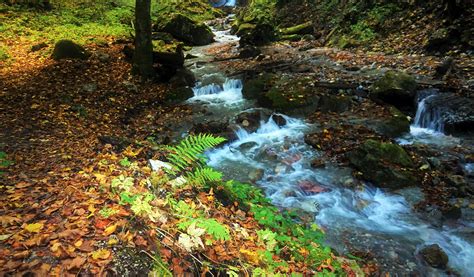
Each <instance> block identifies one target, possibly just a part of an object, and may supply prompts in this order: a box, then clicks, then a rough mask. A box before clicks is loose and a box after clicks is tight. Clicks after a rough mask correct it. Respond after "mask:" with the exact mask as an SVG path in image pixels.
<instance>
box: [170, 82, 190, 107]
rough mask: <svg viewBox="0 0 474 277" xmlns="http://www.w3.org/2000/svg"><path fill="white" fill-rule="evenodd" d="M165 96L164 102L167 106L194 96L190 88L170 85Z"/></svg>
mask: <svg viewBox="0 0 474 277" xmlns="http://www.w3.org/2000/svg"><path fill="white" fill-rule="evenodd" d="M166 91H167V93H166V96H165V101H166V102H167V103H168V104H177V103H181V102H183V101H185V100H188V99H189V98H191V97H193V96H194V92H193V89H192V88H190V87H174V86H173V85H170V88H168V89H167V90H166Z"/></svg>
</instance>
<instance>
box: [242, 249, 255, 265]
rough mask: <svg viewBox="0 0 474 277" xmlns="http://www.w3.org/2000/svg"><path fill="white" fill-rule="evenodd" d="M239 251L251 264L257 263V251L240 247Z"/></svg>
mask: <svg viewBox="0 0 474 277" xmlns="http://www.w3.org/2000/svg"><path fill="white" fill-rule="evenodd" d="M240 253H242V254H243V255H244V256H245V259H246V260H247V261H249V263H251V264H253V265H258V264H259V263H260V257H259V255H258V253H257V251H250V250H246V249H240Z"/></svg>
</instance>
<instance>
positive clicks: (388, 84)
mask: <svg viewBox="0 0 474 277" xmlns="http://www.w3.org/2000/svg"><path fill="white" fill-rule="evenodd" d="M416 87H417V84H416V81H415V79H414V78H413V76H411V75H409V74H407V73H405V72H401V71H394V70H391V71H387V73H385V75H384V76H383V77H382V78H380V79H379V80H378V81H377V82H375V83H374V84H373V86H372V87H371V93H373V94H380V93H393V92H396V91H407V92H414V91H415V90H416Z"/></svg>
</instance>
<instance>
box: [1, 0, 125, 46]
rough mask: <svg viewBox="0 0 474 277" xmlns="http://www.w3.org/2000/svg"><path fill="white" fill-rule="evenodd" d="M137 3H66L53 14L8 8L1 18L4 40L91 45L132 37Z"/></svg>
mask: <svg viewBox="0 0 474 277" xmlns="http://www.w3.org/2000/svg"><path fill="white" fill-rule="evenodd" d="M133 2H134V1H131V0H130V1H128V0H127V1H119V3H117V4H116V5H112V4H111V2H109V1H99V2H94V3H84V2H82V3H73V2H72V1H64V3H58V4H56V5H54V9H53V10H51V11H36V10H31V9H25V8H22V7H18V6H13V7H9V6H6V7H5V8H4V9H5V10H6V12H4V13H2V14H0V22H1V23H0V30H1V31H2V32H0V39H8V38H15V37H18V36H23V37H26V38H27V39H28V40H29V41H31V42H38V41H43V42H47V43H54V42H55V41H58V40H61V39H70V40H73V41H75V42H77V43H79V44H87V43H90V42H94V41H97V40H99V39H100V38H103V37H108V36H114V37H124V36H128V35H129V34H130V33H131V32H132V31H133V29H132V25H131V22H132V20H133ZM66 3H67V4H66ZM0 5H1V4H0Z"/></svg>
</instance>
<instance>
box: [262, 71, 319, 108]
mask: <svg viewBox="0 0 474 277" xmlns="http://www.w3.org/2000/svg"><path fill="white" fill-rule="evenodd" d="M306 81H307V80H305V79H297V80H288V79H287V78H285V77H284V78H282V79H281V80H279V81H278V82H277V83H275V84H274V85H273V86H272V87H271V88H270V89H269V90H268V91H267V92H265V93H264V94H263V95H261V96H260V97H259V98H258V99H257V102H258V104H259V105H260V106H262V107H265V108H269V109H273V110H275V111H278V112H283V113H289V114H303V115H304V114H306V113H310V112H314V111H315V110H316V109H317V107H318V102H319V97H318V96H316V95H314V94H313V91H312V89H311V88H310V87H309V86H307V85H306Z"/></svg>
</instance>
